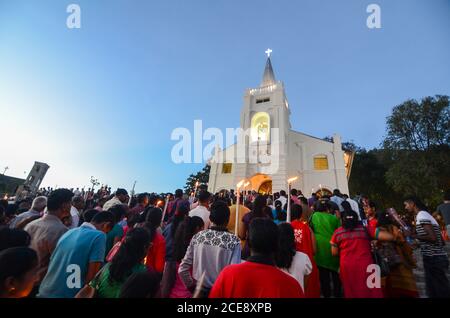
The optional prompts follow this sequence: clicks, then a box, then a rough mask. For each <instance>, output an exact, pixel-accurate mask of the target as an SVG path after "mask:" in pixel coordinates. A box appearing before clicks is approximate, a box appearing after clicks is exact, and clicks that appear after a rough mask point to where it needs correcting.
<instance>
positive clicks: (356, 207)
mask: <svg viewBox="0 0 450 318" xmlns="http://www.w3.org/2000/svg"><path fill="white" fill-rule="evenodd" d="M344 200H345V201H347V202H348V203H349V204H350V207H351V208H352V210H353V211H355V212H356V214H357V215H358V219H359V220H360V221H361V213H359V205H358V202H356V201H355V200H353V199H351V198H350V197H349V196H348V195H346V194H344Z"/></svg>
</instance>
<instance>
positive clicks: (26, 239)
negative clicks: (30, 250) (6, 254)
mask: <svg viewBox="0 0 450 318" xmlns="http://www.w3.org/2000/svg"><path fill="white" fill-rule="evenodd" d="M30 242H31V236H30V234H28V233H27V232H26V231H24V230H22V229H11V228H9V227H8V226H1V227H0V251H3V250H6V249H7V248H11V247H18V246H25V247H28V246H29V245H30Z"/></svg>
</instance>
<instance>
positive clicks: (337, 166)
mask: <svg viewBox="0 0 450 318" xmlns="http://www.w3.org/2000/svg"><path fill="white" fill-rule="evenodd" d="M271 52H272V51H271V50H270V49H269V50H267V51H266V53H267V56H268V58H267V62H266V67H265V70H264V75H263V79H262V82H261V85H260V86H259V87H257V88H252V89H247V90H246V91H245V93H244V102H243V107H242V110H241V119H240V127H241V128H242V129H243V130H244V131H249V132H250V133H248V134H247V135H243V136H241V137H238V142H237V143H236V144H234V145H232V146H230V147H228V148H226V149H220V148H219V147H217V148H216V151H215V155H214V157H213V158H212V159H211V160H210V162H209V164H210V165H211V171H210V176H209V182H208V191H210V192H213V193H217V192H220V191H221V190H230V189H236V185H237V184H238V183H239V182H240V181H241V180H245V187H242V188H241V190H247V191H248V190H254V191H257V192H259V193H264V194H271V193H274V192H279V191H280V190H287V189H288V180H289V179H291V178H292V179H295V181H293V182H292V184H291V186H292V188H295V189H298V190H301V191H302V192H303V194H305V195H308V196H309V195H310V194H311V193H312V192H318V193H323V194H325V193H329V192H331V191H333V189H336V188H337V189H340V190H341V192H342V193H346V194H349V190H348V179H349V177H350V171H351V164H352V160H353V153H351V152H348V151H344V150H343V149H342V145H341V138H340V136H339V135H338V134H334V136H333V140H332V142H328V141H325V140H323V139H321V138H317V137H313V136H309V135H307V134H304V133H301V132H297V131H295V130H293V129H292V127H291V123H290V114H291V111H290V105H289V104H288V101H287V98H286V93H285V89H284V85H283V82H281V81H276V80H275V74H274V71H273V68H272V63H271V60H270V53H271ZM238 145H241V146H238ZM239 147H241V148H240V149H242V148H243V149H245V154H246V156H245V155H243V154H242V152H240V151H239V150H238V149H237V148H239ZM264 156H265V157H266V158H267V157H270V156H272V162H271V163H268V162H266V161H264V160H262V159H260V157H261V158H262V157H264ZM219 158H220V159H219ZM250 158H253V159H254V158H256V159H254V160H252V159H250ZM274 158H275V160H276V169H273V167H274V165H273V161H274V160H273V159H274ZM270 164H272V166H271V167H269V166H270Z"/></svg>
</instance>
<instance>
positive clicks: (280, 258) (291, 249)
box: [275, 223, 296, 268]
mask: <svg viewBox="0 0 450 318" xmlns="http://www.w3.org/2000/svg"><path fill="white" fill-rule="evenodd" d="M295 253H296V251H295V236H294V229H293V228H292V226H291V225H290V224H289V223H281V224H279V225H278V251H277V253H276V255H275V262H276V264H277V266H278V267H280V268H290V267H291V264H292V260H293V259H294V256H295Z"/></svg>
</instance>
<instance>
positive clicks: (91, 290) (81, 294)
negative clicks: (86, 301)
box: [75, 266, 106, 298]
mask: <svg viewBox="0 0 450 318" xmlns="http://www.w3.org/2000/svg"><path fill="white" fill-rule="evenodd" d="M105 267H106V266H103V268H102V269H100V270H99V271H98V272H97V274H95V276H94V279H92V281H91V283H92V284H93V285H94V287H92V286H91V283H88V284H86V285H84V287H83V288H81V289H80V290H79V291H78V293H77V294H76V295H75V298H97V294H98V288H99V285H100V283H99V278H100V275H101V274H102V273H103V270H104V269H105Z"/></svg>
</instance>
